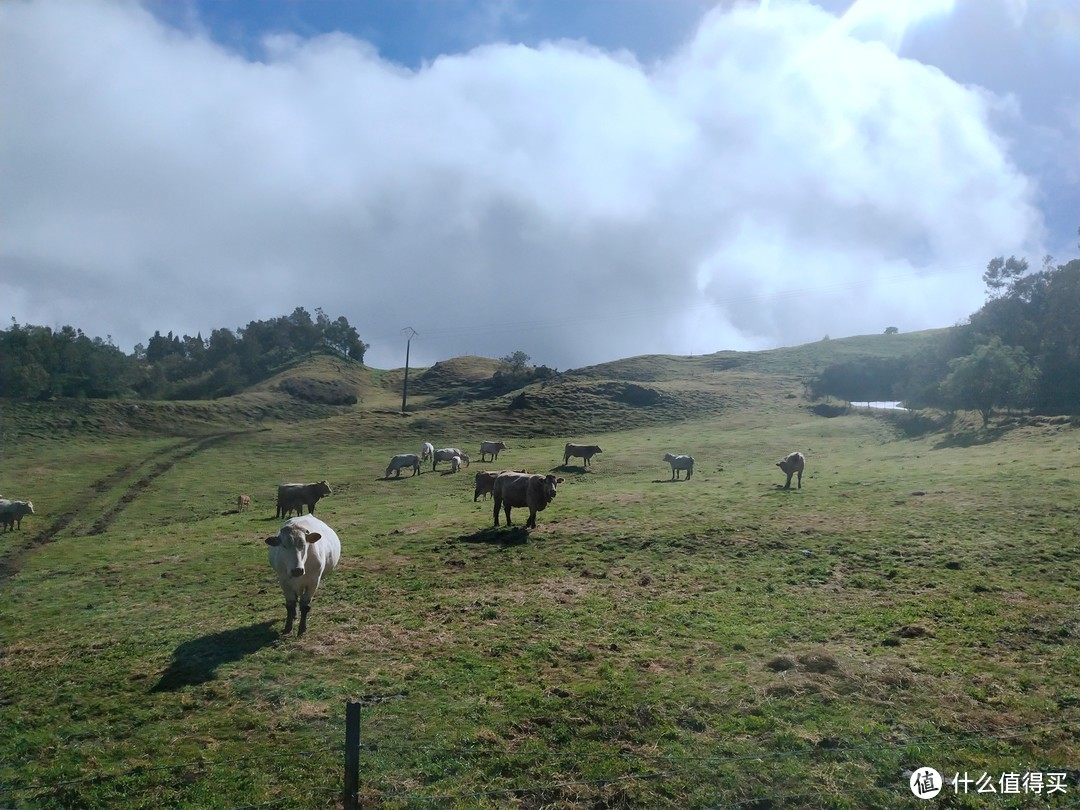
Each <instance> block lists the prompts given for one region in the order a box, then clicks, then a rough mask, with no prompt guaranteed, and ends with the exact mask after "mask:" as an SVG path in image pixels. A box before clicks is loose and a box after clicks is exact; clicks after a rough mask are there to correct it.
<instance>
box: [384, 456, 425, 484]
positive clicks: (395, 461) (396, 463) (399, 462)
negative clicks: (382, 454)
mask: <svg viewBox="0 0 1080 810" xmlns="http://www.w3.org/2000/svg"><path fill="white" fill-rule="evenodd" d="M402 467H412V474H413V475H419V474H420V456H418V455H416V453H402V454H401V455H397V456H394V457H393V458H392V459H390V463H389V464H387V465H386V474H385V475H384V476H383V477H384V478H389V477H390V473H394V478H401V468H402Z"/></svg>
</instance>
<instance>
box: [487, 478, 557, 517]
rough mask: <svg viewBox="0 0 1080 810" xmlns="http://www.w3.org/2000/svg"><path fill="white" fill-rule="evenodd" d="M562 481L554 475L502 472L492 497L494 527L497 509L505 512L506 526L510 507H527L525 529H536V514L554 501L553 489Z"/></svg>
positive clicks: (497, 513)
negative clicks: (527, 515)
mask: <svg viewBox="0 0 1080 810" xmlns="http://www.w3.org/2000/svg"><path fill="white" fill-rule="evenodd" d="M562 481H563V479H561V478H556V477H555V476H554V475H527V474H526V473H516V472H503V473H499V476H498V477H497V478H496V479H495V488H494V490H493V491H492V495H493V496H494V499H495V525H496V526H498V525H499V509H500V508H501V509H503V510H504V511H505V512H506V525H507V526H509V525H510V509H511V507H514V506H518V507H522V506H524V507H528V509H529V520H528V521H527V522H526V523H525V528H526V529H535V528H536V513H537V512H542V511H544V509H546V508H547V505H548V504H549V503H551V502H552V501H553V500H554V499H555V488H556V486H557V485H558V484H561V483H562Z"/></svg>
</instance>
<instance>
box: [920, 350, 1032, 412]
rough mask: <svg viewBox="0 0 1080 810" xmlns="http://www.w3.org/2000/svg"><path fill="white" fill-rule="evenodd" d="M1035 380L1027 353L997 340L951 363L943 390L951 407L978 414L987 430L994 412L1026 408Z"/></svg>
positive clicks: (943, 383)
mask: <svg viewBox="0 0 1080 810" xmlns="http://www.w3.org/2000/svg"><path fill="white" fill-rule="evenodd" d="M1035 379H1036V371H1035V369H1033V368H1032V366H1031V365H1030V364H1029V363H1028V358H1027V353H1026V352H1025V351H1024V350H1023V349H1020V348H1016V347H1012V346H1006V345H1005V344H1003V343H1002V342H1001V339H1000V338H998V337H996V336H995V337H992V338H990V340H989V342H987V343H983V344H980V345H978V346H976V347H975V350H974V351H973V352H972V353H971V354H968V355H965V356H963V357H957V358H955V359H953V360H951V361H950V362H949V374H948V376H947V377H946V378H945V379H944V380H943V381H942V383H941V388H942V394H943V395H944V398H945V401H946V403H947V404H948V405H949V406H950V407H952V408H970V409H973V410H977V411H978V412H979V413H980V414H982V419H983V427H986V425H987V424H989V422H990V417H991V415H992V414H993V411H994V408H997V407H1001V406H1015V405H1021V404H1023V403H1024V401H1025V400H1026V399H1027V398H1028V397H1029V396H1030V394H1031V389H1032V385H1033V384H1034V382H1035Z"/></svg>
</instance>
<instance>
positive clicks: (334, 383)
mask: <svg viewBox="0 0 1080 810" xmlns="http://www.w3.org/2000/svg"><path fill="white" fill-rule="evenodd" d="M939 331H940V330H930V331H926V332H916V333H911V334H901V335H868V336H861V337H851V338H842V339H837V340H826V341H818V342H816V343H812V344H807V345H805V346H797V347H791V348H782V349H772V350H768V351H760V352H716V353H714V354H708V355H699V356H693V357H679V356H673V355H643V356H639V357H631V358H626V359H622V360H616V361H612V362H608V363H601V364H598V365H594V366H587V367H583V368H578V369H571V370H568V371H565V372H562V373H560V374H557V375H555V376H554V377H553V378H552V379H550V380H545V381H543V382H541V383H534V384H531V385H528V386H525V387H524V388H523V389H519V390H516V391H512V392H510V393H507V394H502V395H498V396H493V395H492V393H491V390H490V385H489V381H490V380H491V378H492V375H493V374H494V373H495V372H496V371H497V370H498V369H499V368H500V362H499V361H498V360H494V359H491V358H485V357H457V358H452V359H449V360H443V361H440V362H438V363H435V364H434V365H433V366H431V367H430V368H412V369H410V374H409V401H408V415H407V416H405V417H402V416H401V414H400V410H401V393H402V385H403V382H404V369H400V368H399V369H374V368H370V367H368V366H364V365H362V364H360V363H356V362H353V361H348V360H343V359H341V358H336V357H331V356H328V355H314V356H312V357H310V358H308V359H306V360H305V361H304V362H302V363H299V364H296V365H294V366H292V367H290V368H288V369H285V370H283V371H281V372H279V373H277V374H276V375H274V376H273V377H271V378H270V379H268V380H265V381H263V382H261V383H259V384H258V385H255V386H252V387H251V388H249V389H248V390H247V391H245V392H243V393H241V394H238V395H235V396H230V397H223V398H221V399H218V400H199V401H188V402H123V401H114V400H78V401H63V400H57V401H53V402H46V403H33V404H20V403H17V402H12V401H4V402H3V403H2V405H0V407H2V408H3V413H6V414H8V416H9V424H8V426H7V428H6V429H7V432H8V433H9V434H12V432H19V431H30V432H31V433H38V434H42V435H44V434H47V433H48V432H50V431H59V432H78V431H83V430H94V431H97V432H100V433H102V434H106V435H134V434H138V433H152V434H159V435H199V434H203V433H207V432H215V431H218V430H221V429H245V430H257V429H263V428H265V427H266V426H267V425H269V424H275V423H288V422H296V421H308V420H325V419H328V418H332V417H339V418H340V419H342V420H343V421H344V422H346V423H350V424H353V425H354V427H355V429H356V430H358V431H359V432H360V434H372V433H377V432H379V431H384V430H388V431H391V432H392V433H393V434H396V435H402V436H407V435H412V434H413V433H414V432H415V430H416V429H419V430H425V429H427V430H439V429H440V427H441V426H443V425H446V424H451V423H456V422H459V421H461V420H464V421H465V422H467V423H469V424H472V425H475V426H476V429H477V430H478V431H479V432H485V430H496V431H500V432H503V433H505V434H506V435H522V434H531V435H562V434H564V433H574V434H579V433H587V432H589V431H591V430H614V429H618V428H621V427H640V426H645V425H650V424H665V423H668V422H672V421H679V420H686V419H692V418H698V417H701V416H705V415H708V414H715V413H720V412H722V411H724V410H725V409H730V408H745V407H754V408H759V409H766V410H768V409H769V408H770V407H771V403H772V402H773V401H774V400H775V399H777V398H785V399H797V400H799V401H802V398H803V397H804V396H805V391H804V384H805V383H806V381H808V380H809V379H810V378H811V377H812V376H813V375H814V374H816V373H818V372H819V371H820V370H821V369H822V368H824V367H826V366H828V365H829V364H832V363H836V362H839V361H841V360H844V359H849V358H852V357H898V356H903V355H904V354H910V353H915V352H918V351H920V350H923V349H924V348H925V347H926V346H927V345H929V342H930V341H931V340H933V339H934V337H935V336H936V335H937V334H938V332H939ZM403 420H404V421H403Z"/></svg>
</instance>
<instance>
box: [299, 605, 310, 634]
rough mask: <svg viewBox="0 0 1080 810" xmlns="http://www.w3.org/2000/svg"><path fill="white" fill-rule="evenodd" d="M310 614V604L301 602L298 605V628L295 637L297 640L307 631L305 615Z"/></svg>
mask: <svg viewBox="0 0 1080 810" xmlns="http://www.w3.org/2000/svg"><path fill="white" fill-rule="evenodd" d="M310 612H311V603H310V602H301V603H300V628H299V629H298V630H297V631H296V637H297V638H300V636H302V635H304V632H305V631H306V630H307V615H308V614H309V613H310Z"/></svg>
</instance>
